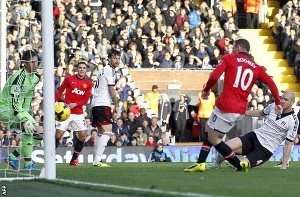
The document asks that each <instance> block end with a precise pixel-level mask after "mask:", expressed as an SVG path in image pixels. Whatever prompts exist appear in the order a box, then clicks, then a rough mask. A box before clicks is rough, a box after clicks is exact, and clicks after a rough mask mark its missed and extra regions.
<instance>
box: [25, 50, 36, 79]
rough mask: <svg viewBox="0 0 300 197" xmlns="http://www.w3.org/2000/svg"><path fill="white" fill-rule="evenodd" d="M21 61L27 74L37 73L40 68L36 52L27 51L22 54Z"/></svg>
mask: <svg viewBox="0 0 300 197" xmlns="http://www.w3.org/2000/svg"><path fill="white" fill-rule="evenodd" d="M21 61H22V63H23V65H24V66H25V69H26V70H27V72H29V73H32V72H36V70H37V68H38V55H37V53H36V52H35V51H34V50H26V51H24V52H23V54H22V58H21Z"/></svg>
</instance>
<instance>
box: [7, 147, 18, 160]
mask: <svg viewBox="0 0 300 197" xmlns="http://www.w3.org/2000/svg"><path fill="white" fill-rule="evenodd" d="M9 156H10V158H11V159H13V160H17V159H18V157H19V156H20V153H19V152H18V150H17V149H16V150H14V151H13V152H11V153H10V154H9Z"/></svg>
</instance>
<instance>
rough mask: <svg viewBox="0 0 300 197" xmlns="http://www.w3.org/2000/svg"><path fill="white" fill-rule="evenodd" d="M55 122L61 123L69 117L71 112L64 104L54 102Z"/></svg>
mask: <svg viewBox="0 0 300 197" xmlns="http://www.w3.org/2000/svg"><path fill="white" fill-rule="evenodd" d="M54 111H55V120H56V121H59V122H62V121H65V120H67V119H68V118H69V117H70V114H71V110H70V108H69V107H68V105H66V104H65V103H64V102H56V103H55V105H54Z"/></svg>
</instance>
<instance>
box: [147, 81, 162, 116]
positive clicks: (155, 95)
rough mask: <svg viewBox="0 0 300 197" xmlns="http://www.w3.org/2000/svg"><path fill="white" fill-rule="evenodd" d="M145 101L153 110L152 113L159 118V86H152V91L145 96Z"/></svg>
mask: <svg viewBox="0 0 300 197" xmlns="http://www.w3.org/2000/svg"><path fill="white" fill-rule="evenodd" d="M145 100H146V101H147V102H148V105H149V108H150V109H151V111H152V113H153V114H155V115H156V116H157V115H158V101H159V92H158V86H157V85H153V86H152V88H151V91H150V92H148V93H147V94H146V95H145Z"/></svg>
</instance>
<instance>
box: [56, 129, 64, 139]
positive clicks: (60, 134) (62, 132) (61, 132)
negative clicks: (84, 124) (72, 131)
mask: <svg viewBox="0 0 300 197" xmlns="http://www.w3.org/2000/svg"><path fill="white" fill-rule="evenodd" d="M63 135H64V131H61V130H56V132H55V138H56V139H60V138H62V136H63Z"/></svg>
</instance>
